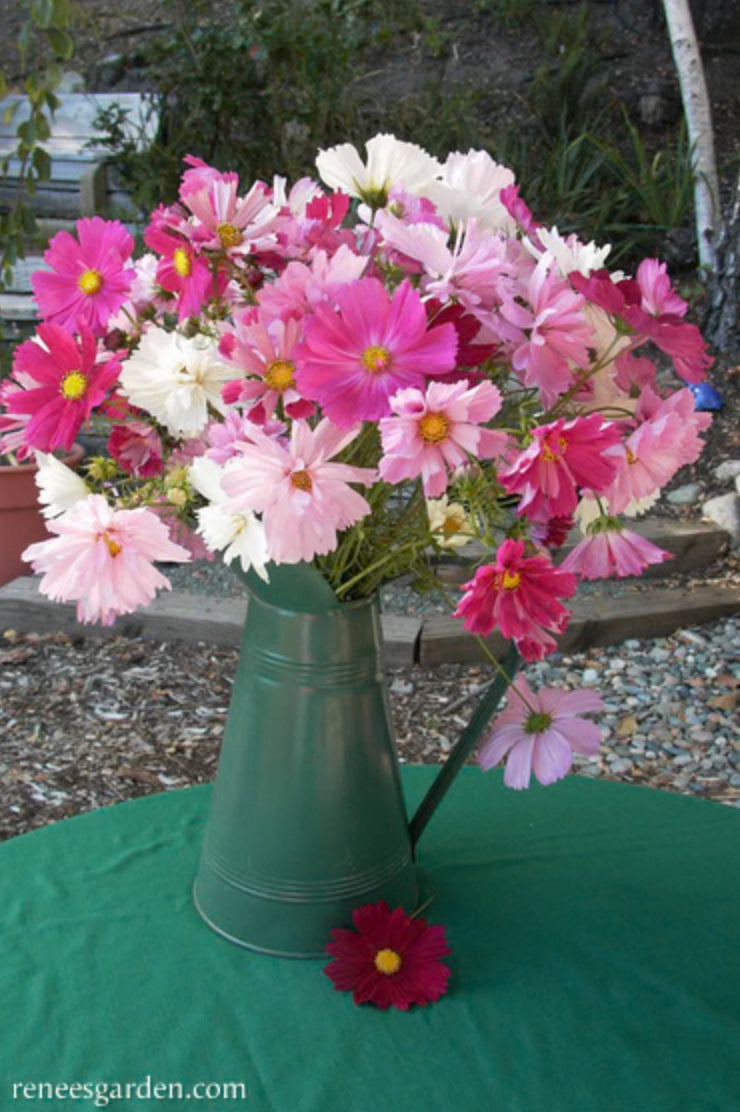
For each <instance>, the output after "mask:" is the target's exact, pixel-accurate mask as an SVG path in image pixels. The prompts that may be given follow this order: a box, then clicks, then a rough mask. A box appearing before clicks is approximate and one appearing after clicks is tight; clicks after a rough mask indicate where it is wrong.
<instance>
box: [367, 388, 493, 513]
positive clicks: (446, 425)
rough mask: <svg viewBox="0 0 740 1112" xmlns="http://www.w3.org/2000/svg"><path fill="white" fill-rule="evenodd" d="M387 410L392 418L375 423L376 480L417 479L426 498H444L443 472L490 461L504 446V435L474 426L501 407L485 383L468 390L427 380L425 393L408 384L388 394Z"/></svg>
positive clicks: (397, 480) (446, 475) (444, 479)
mask: <svg viewBox="0 0 740 1112" xmlns="http://www.w3.org/2000/svg"><path fill="white" fill-rule="evenodd" d="M390 406H391V409H392V410H393V413H394V416H393V417H385V418H383V420H382V421H381V422H380V434H381V438H382V442H383V452H384V455H383V457H382V459H381V461H380V468H379V471H380V477H381V478H382V479H385V480H386V482H389V483H397V482H399V481H400V480H402V479H413V478H416V476H417V475H421V478H422V483H423V486H424V494H425V496H426V497H427V498H438V497H439V496H440V495H441V494H444V492H445V490H446V489H447V483H448V472H455V471H456V470H457V469H458V468H461V467H465V466H466V465H467V464H468V462H469V458H470V457H471V456H474V457H477V458H478V459H492V458H493V457H494V456H497V455H499V454H501V453H502V452H503V451H504V449H505V447H506V443H507V436H506V433H504V432H500V431H496V430H493V429H484V428H481V427H480V425H481V423H482V422H484V421H490V419H491V418H492V417H493V416H494V414H496V413H498V411H499V409H500V408H501V394H500V392H499V390H498V388H497V387H496V386H494V385H493V383H491V382H481V383H479V384H478V386H474V387H473V388H472V389H469V388H468V383H467V382H466V381H464V380H463V381H462V382H453V383H443V382H430V384H429V386H428V387H427V390H426V394H423V393H422V392H421V390H417V389H416V387H413V386H412V387H409V389H407V390H399V392H398V393H397V394H394V396H393V397H392V398H391V401H390Z"/></svg>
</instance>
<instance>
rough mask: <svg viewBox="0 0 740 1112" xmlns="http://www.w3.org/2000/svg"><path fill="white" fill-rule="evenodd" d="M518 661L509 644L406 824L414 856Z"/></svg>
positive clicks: (503, 692) (514, 670)
mask: <svg viewBox="0 0 740 1112" xmlns="http://www.w3.org/2000/svg"><path fill="white" fill-rule="evenodd" d="M519 660H520V657H519V653H518V652H517V650H516V648H515V647H514V645H513V644H512V645H511V646H510V647H509V651H508V653H507V654H506V658H505V659H504V662H503V664H502V665H501V666H500V670H499V674H498V676H497V677H496V679H495V680H494V681H493V683H492V684H491V685H490V687H489V688H488V690H487V691H486V693H485V695H484V696H483V697H482V699H481V700H480V702H479V703H478V706H477V707H476V708H475V710H474V711H473V714H472V716H471V718H470V721H469V722H468V724H467V726H466V727H465V729H464V730H463V732H462V733H461V734H460V737H459V738H458V739H457V741H456V743H455V745H454V747H453V749H452V751H451V753H450V755H449V757H448V758H447V760H446V761H445V763H444V764H443V765H442V767H441V769H440V770H439V772H438V773H437V776H436V778H435V780H434V781H433V782H432V786H431V787H430V789H429V791H428V792H427V794H426V795H425V796H424V798H423V799H422V801H421V803H420V804H419V806H418V807H417V809H416V814H415V815H414V817H413V818H412V820H411V822H410V823H409V833H410V835H411V848H412V851H414V852H415V850H416V844H417V842H418V841H419V838H420V837H421V834H422V831H423V830H424V828H425V827H426V825H427V823H428V822H429V820H430V818H431V817H432V815H433V814H434V812H435V811H436V809H437V807H438V806H439V804H440V803H441V802H442V800H443V799H444V797H445V795H446V794H447V792H448V790H449V788H450V787H451V785H452V782H453V781H454V779H455V777H456V776H457V774H458V772H459V771H460V769H461V768H462V767H463V765H464V764H465V762H466V760H467V759H468V757H469V756H470V754H471V753H472V752H473V750H474V749H475V748H476V747H477V746H478V744H479V742H480V740H481V737H482V736H483V731H484V730H485V728H486V726H487V725H488V723H489V722H490V720H491V717H492V716H493V713H494V711H495V710H496V708H497V707H498V704H499V703H500V701H501V699H502V697H503V695H504V694H505V693H506V689H507V688H508V687H509V685H510V683H511V681H512V680H513V678H514V675H515V673H516V670H517V668H518V666H519Z"/></svg>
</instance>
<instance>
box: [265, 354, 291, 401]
mask: <svg viewBox="0 0 740 1112" xmlns="http://www.w3.org/2000/svg"><path fill="white" fill-rule="evenodd" d="M294 381H295V380H294V378H293V364H292V363H290V362H288V360H287V359H273V361H272V363H268V364H267V369H266V371H265V382H266V383H267V385H268V386H269V387H270V389H271V390H278V391H279V392H280V393H281V394H282V392H283V390H287V389H288V388H289V387H290V386H292V385H293V383H294Z"/></svg>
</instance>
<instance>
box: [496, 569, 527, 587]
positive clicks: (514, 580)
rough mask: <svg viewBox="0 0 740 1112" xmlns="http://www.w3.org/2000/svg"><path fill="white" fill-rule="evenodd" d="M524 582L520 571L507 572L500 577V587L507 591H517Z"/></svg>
mask: <svg viewBox="0 0 740 1112" xmlns="http://www.w3.org/2000/svg"><path fill="white" fill-rule="evenodd" d="M521 581H522V577H521V575H520V574H519V572H518V571H509V569H508V568H507V569H506V571H505V572H504V573H503V574H502V575H499V576H498V583H497V586H498V587H503V589H504V590H505V591H515V590H516V589H517V587H518V586H519V584H520V583H521Z"/></svg>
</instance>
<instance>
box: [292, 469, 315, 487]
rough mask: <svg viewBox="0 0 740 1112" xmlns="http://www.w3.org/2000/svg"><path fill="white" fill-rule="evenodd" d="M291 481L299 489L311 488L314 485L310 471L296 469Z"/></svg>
mask: <svg viewBox="0 0 740 1112" xmlns="http://www.w3.org/2000/svg"><path fill="white" fill-rule="evenodd" d="M290 481H291V483H292V484H293V486H294V487H296V488H297V489H298V490H311V489H312V487H313V480H312V478H311V476H310V475H309V473H308V471H294V472H293V474H292V475H291V476H290Z"/></svg>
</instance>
